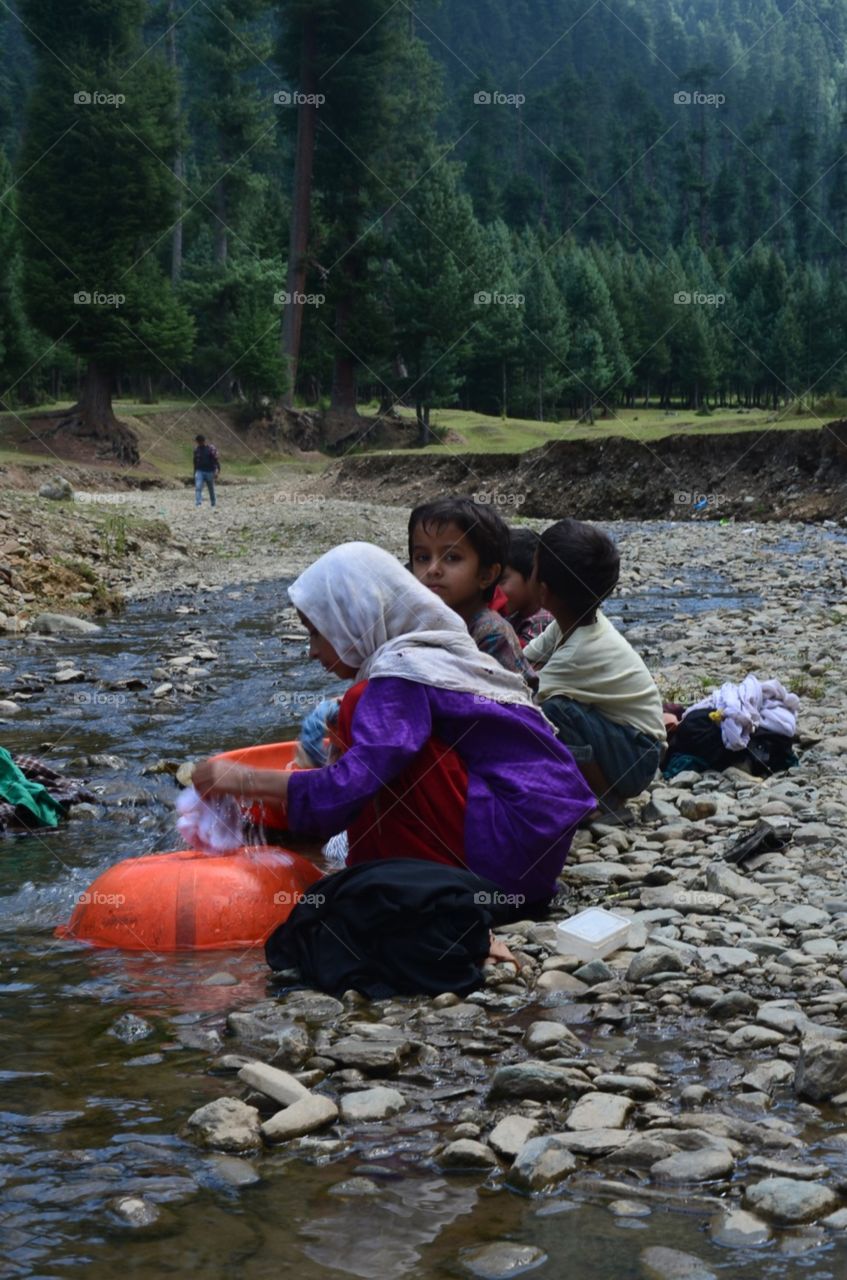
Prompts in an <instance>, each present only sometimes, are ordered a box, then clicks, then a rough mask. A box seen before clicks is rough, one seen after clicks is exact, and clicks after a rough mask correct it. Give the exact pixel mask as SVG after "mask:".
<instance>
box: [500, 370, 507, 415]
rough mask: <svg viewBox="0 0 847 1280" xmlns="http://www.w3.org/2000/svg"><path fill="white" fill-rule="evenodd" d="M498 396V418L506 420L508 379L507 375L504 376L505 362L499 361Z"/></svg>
mask: <svg viewBox="0 0 847 1280" xmlns="http://www.w3.org/2000/svg"><path fill="white" fill-rule="evenodd" d="M500 395H501V400H500V417H501V418H508V416H509V407H508V397H509V387H508V377H507V374H506V361H505V360H501V361H500Z"/></svg>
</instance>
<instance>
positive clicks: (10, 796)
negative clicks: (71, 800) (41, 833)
mask: <svg viewBox="0 0 847 1280" xmlns="http://www.w3.org/2000/svg"><path fill="white" fill-rule="evenodd" d="M0 799H2V800H5V801H6V802H7V804H13V805H14V806H15V808H16V809H24V810H26V814H21V815H20V817H21V821H22V822H24V823H25V824H26V825H27V826H32V827H58V825H59V819H60V818H61V817H62V816H63V815H64V812H65V810H64V808H63V807H62V805H60V804H59V801H58V800H54V799H53V797H52V796H51V794H50V792H49V791H48V790H47V788H46V787H42V785H41V783H40V782H30V781H29V779H28V778H27V777H26V776H25V775H24V774H23V773H21V771H20V769H19V768H18V766H17V765H16V764H15V762H14V760H13V759H12V757H11V756H10V755H9V753H8V751H6V750H5V749H4V748H3V747H0ZM27 815H29V816H27ZM30 818H32V819H33V821H30Z"/></svg>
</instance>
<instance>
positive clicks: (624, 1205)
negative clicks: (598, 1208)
mask: <svg viewBox="0 0 847 1280" xmlns="http://www.w3.org/2000/svg"><path fill="white" fill-rule="evenodd" d="M606 1207H607V1209H608V1210H609V1213H612V1214H614V1216H615V1217H616V1218H649V1217H650V1214H651V1213H652V1212H653V1211H652V1209H651V1208H650V1206H649V1205H648V1204H644V1203H643V1201H641V1200H610V1201H609V1203H608V1205H607V1206H606Z"/></svg>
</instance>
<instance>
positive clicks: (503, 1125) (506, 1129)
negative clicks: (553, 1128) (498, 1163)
mask: <svg viewBox="0 0 847 1280" xmlns="http://www.w3.org/2000/svg"><path fill="white" fill-rule="evenodd" d="M540 1127H541V1126H540V1125H539V1123H538V1121H537V1120H532V1119H530V1117H529V1116H514V1115H513V1116H504V1117H503V1119H502V1120H501V1121H500V1122H499V1124H497V1125H495V1126H494V1128H493V1129H492V1130H491V1133H490V1134H489V1135H488V1145H489V1146H490V1147H491V1148H492V1149H493V1150H494V1151H496V1152H497V1154H498V1156H502V1157H503V1159H504V1160H514V1158H515V1156H516V1155H517V1154H518V1152H519V1151H520V1149H521V1147H522V1146H524V1144H525V1143H527V1142H529V1141H530V1139H531V1138H534V1137H536V1135H537V1134H538V1130H539V1128H540Z"/></svg>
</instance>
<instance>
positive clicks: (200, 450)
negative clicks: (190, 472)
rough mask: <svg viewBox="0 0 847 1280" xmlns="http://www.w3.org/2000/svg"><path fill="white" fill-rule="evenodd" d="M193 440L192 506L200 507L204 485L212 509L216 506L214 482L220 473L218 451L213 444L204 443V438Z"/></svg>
mask: <svg viewBox="0 0 847 1280" xmlns="http://www.w3.org/2000/svg"><path fill="white" fill-rule="evenodd" d="M194 439H195V441H196V442H197V443H196V446H195V449H194V505H195V506H197V507H199V506H202V504H203V485H206V486H207V487H208V490H209V502H210V503H211V505H212V506H213V507H214V506H216V505H217V503H216V499H215V480H216V478H217V477H218V476H219V475H220V473H221V463H220V458H219V457H218V451H217V449H216V448H215V446H214V445H213V444H207V443H206V437H205V436H195V437H194Z"/></svg>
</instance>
